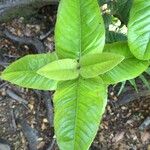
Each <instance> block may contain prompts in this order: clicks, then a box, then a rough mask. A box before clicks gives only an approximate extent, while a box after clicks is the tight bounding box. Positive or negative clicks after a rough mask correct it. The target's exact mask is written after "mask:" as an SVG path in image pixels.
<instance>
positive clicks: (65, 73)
mask: <svg viewBox="0 0 150 150" xmlns="http://www.w3.org/2000/svg"><path fill="white" fill-rule="evenodd" d="M77 67H78V63H77V61H76V60H74V59H62V60H57V61H53V62H51V63H49V64H47V65H46V66H44V67H42V68H41V69H39V70H38V71H37V73H38V74H40V75H41V76H44V77H46V78H48V79H53V80H58V81H63V80H71V79H75V78H77V77H78V76H79V71H78V70H77Z"/></svg>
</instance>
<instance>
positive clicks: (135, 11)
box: [128, 0, 150, 60]
mask: <svg viewBox="0 0 150 150" xmlns="http://www.w3.org/2000/svg"><path fill="white" fill-rule="evenodd" d="M128 41H129V47H130V50H131V52H132V53H133V54H134V55H135V57H137V58H138V59H142V60H148V59H150V1H149V0H134V2H133V6H132V9H131V12H130V19H129V24H128Z"/></svg>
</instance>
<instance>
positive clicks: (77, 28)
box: [55, 0, 105, 58]
mask: <svg viewBox="0 0 150 150" xmlns="http://www.w3.org/2000/svg"><path fill="white" fill-rule="evenodd" d="M104 42H105V29H104V24H103V19H102V16H101V15H100V8H99V6H98V3H97V0H61V1H60V4H59V9H58V15H57V22H56V29H55V45H56V51H57V54H58V56H59V58H80V56H83V55H84V54H87V53H89V52H92V53H95V52H96V53H97V52H102V50H103V47H104Z"/></svg>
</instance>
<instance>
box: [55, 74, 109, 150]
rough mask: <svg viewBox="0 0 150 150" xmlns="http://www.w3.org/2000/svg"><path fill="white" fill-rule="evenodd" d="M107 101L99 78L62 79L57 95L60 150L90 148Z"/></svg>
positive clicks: (56, 105)
mask: <svg viewBox="0 0 150 150" xmlns="http://www.w3.org/2000/svg"><path fill="white" fill-rule="evenodd" d="M106 103H107V92H106V86H105V85H104V84H103V83H102V81H101V79H100V78H98V77H97V78H92V79H83V78H81V77H79V78H78V79H76V80H72V81H66V82H60V83H59V84H58V88H57V90H56V93H55V95H54V105H55V117H54V118H55V119H54V126H55V131H56V137H57V141H58V144H59V146H60V149H61V150H87V149H88V148H89V146H90V144H91V143H92V141H93V139H94V137H95V135H96V132H97V130H98V127H99V122H100V119H101V117H102V114H103V113H104V111H105V106H106Z"/></svg>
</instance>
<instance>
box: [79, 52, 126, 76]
mask: <svg viewBox="0 0 150 150" xmlns="http://www.w3.org/2000/svg"><path fill="white" fill-rule="evenodd" d="M123 59H124V56H122V55H118V54H113V53H101V54H99V53H95V54H87V55H85V56H83V57H81V61H80V66H81V69H80V74H81V76H83V77H84V78H92V77H96V76H98V75H100V74H104V73H105V72H107V71H109V70H111V69H112V68H114V67H115V66H116V65H117V64H119V63H120V62H121V61H122V60H123Z"/></svg>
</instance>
